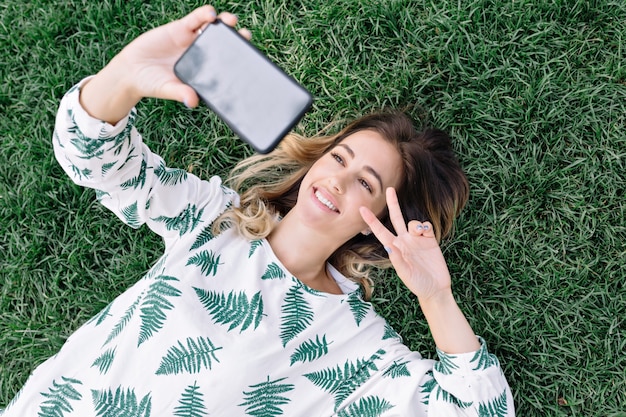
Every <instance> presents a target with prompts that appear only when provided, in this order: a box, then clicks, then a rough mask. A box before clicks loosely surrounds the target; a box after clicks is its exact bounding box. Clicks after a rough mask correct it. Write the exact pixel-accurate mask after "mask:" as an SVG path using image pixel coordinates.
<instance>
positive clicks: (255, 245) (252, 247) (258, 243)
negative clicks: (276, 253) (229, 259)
mask: <svg viewBox="0 0 626 417" xmlns="http://www.w3.org/2000/svg"><path fill="white" fill-rule="evenodd" d="M261 246H263V240H261V239H256V240H253V241H251V242H250V250H249V251H248V258H251V257H252V255H254V252H256V250H257V249H258V248H260V247H261Z"/></svg>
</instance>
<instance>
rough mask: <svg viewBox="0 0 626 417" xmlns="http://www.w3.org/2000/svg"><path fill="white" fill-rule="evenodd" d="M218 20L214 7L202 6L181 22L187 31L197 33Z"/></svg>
mask: <svg viewBox="0 0 626 417" xmlns="http://www.w3.org/2000/svg"><path fill="white" fill-rule="evenodd" d="M216 18H217V13H216V12H215V9H214V8H213V6H202V7H198V8H197V9H195V10H194V11H192V12H191V13H189V14H188V15H187V16H185V17H183V18H182V19H181V21H182V23H183V25H184V27H185V29H187V30H188V31H190V32H197V31H198V29H202V28H203V27H204V26H206V24H207V23H211V22H214V21H215V19H216Z"/></svg>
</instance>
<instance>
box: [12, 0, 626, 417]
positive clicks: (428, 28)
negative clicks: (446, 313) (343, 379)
mask: <svg viewBox="0 0 626 417" xmlns="http://www.w3.org/2000/svg"><path fill="white" fill-rule="evenodd" d="M143 3H144V2H142V1H138V0H128V1H123V0H102V1H95V0H29V1H21V0H20V1H17V0H7V1H4V2H2V3H1V4H0V54H1V55H2V57H1V59H0V76H1V80H2V81H1V83H0V282H1V283H2V285H1V287H0V288H1V289H0V292H1V297H2V298H1V300H0V331H1V337H0V405H4V404H6V403H7V402H8V401H9V400H10V399H11V398H12V397H13V396H14V395H15V393H16V392H17V390H18V389H19V388H20V386H21V385H22V384H23V383H24V382H25V380H26V378H27V377H28V375H29V373H30V372H31V370H32V369H33V367H34V366H36V365H38V364H39V363H41V362H42V361H44V360H45V359H46V358H48V357H50V356H51V355H53V354H54V353H55V352H56V351H57V350H58V349H59V348H60V346H61V345H62V344H63V342H64V340H65V338H67V336H68V335H70V334H71V333H72V331H73V330H75V329H76V328H77V327H78V326H80V325H81V323H83V322H85V321H86V320H87V319H89V318H90V317H91V316H92V315H94V314H95V313H96V312H98V311H99V310H100V309H101V308H103V307H104V306H105V305H106V304H107V303H108V302H109V301H111V300H112V299H113V298H114V297H115V296H116V295H117V294H119V293H120V292H122V291H123V290H124V289H125V288H127V287H128V286H129V285H130V284H131V283H133V282H134V281H135V280H137V279H138V278H139V277H140V276H141V275H142V274H143V272H144V271H145V270H146V269H147V268H148V266H149V265H150V264H151V262H153V261H154V260H155V259H156V258H157V257H158V255H159V253H160V251H161V250H162V245H161V242H160V241H159V240H158V239H157V238H156V237H154V236H152V235H151V234H150V233H148V232H147V231H146V230H145V229H141V230H139V231H133V230H131V229H130V228H127V227H124V226H123V225H122V224H121V223H120V222H119V221H118V220H117V219H116V218H114V216H113V215H111V214H110V213H108V212H106V210H104V209H103V208H101V207H100V206H99V205H97V204H96V203H95V199H94V196H93V194H92V193H91V192H89V191H85V190H82V189H79V188H78V187H76V186H74V185H73V184H71V182H70V180H69V179H67V178H66V177H65V176H64V175H63V173H62V170H61V169H60V167H59V166H58V165H57V163H56V162H55V161H54V159H53V155H52V150H51V145H50V143H51V132H52V129H53V123H54V115H55V112H56V107H57V104H58V101H59V99H60V98H61V96H62V95H63V93H64V92H65V91H66V90H67V89H69V88H70V87H71V86H72V85H73V84H74V83H75V82H77V81H78V80H79V79H81V78H82V77H84V76H86V75H89V74H92V73H94V72H96V71H98V70H99V69H100V68H101V67H102V66H103V65H104V64H105V62H107V60H108V59H110V58H111V57H112V56H114V55H115V53H116V52H117V51H119V49H121V47H122V46H123V45H124V44H126V43H127V42H128V41H129V40H130V39H132V38H134V37H135V36H137V35H138V34H139V33H141V32H142V31H144V30H145V29H147V28H150V27H154V26H156V25H159V24H162V23H165V22H167V21H169V20H171V19H174V18H177V17H180V16H182V15H184V14H185V13H187V12H188V11H190V10H192V8H193V7H195V6H197V5H198V3H197V2H192V1H173V0H153V1H150V2H145V3H149V4H150V5H149V6H144V5H143ZM214 4H215V5H216V6H217V7H218V9H220V10H225V9H227V10H231V11H234V12H235V13H237V14H238V15H239V16H240V17H241V19H242V25H245V26H247V27H248V28H250V29H251V31H252V33H253V36H254V43H255V44H256V45H257V46H259V47H260V48H261V49H262V50H263V51H265V52H266V53H267V54H268V55H269V56H271V57H272V58H273V59H274V60H275V61H277V62H278V63H279V64H280V65H281V66H282V67H283V68H285V69H286V70H287V72H289V73H290V74H292V75H293V76H294V77H295V78H296V79H298V80H299V81H301V82H302V83H303V84H304V85H305V86H306V87H307V88H308V89H309V90H310V91H311V92H313V94H314V95H315V97H316V101H315V105H314V107H313V109H312V111H311V112H310V113H309V114H308V115H307V116H306V117H305V118H304V120H303V122H302V123H301V124H300V125H299V126H298V130H299V131H301V132H304V133H307V134H312V133H314V132H316V131H317V130H318V129H320V128H322V127H323V126H325V125H326V124H327V123H329V122H333V121H341V120H344V119H349V118H352V117H354V116H357V115H360V114H362V113H365V112H368V111H371V110H374V109H379V108H382V107H400V108H404V109H407V111H409V112H410V113H411V114H412V115H413V116H414V117H415V118H416V119H418V120H420V121H421V122H422V123H426V124H432V125H435V126H437V127H440V128H443V129H445V130H448V131H449V132H451V133H452V134H453V136H454V138H455V144H456V145H455V146H456V149H457V150H458V152H459V155H460V157H461V160H462V163H463V165H464V167H465V169H466V171H467V174H468V177H469V179H470V183H471V199H470V202H469V206H468V207H467V209H466V210H465V212H464V213H463V214H462V216H461V218H460V219H459V222H458V227H457V231H456V234H455V236H454V237H453V239H451V240H450V241H448V242H446V243H445V253H446V256H447V259H448V263H449V265H450V269H451V271H452V273H453V276H454V279H455V284H454V286H455V294H456V295H457V299H458V300H459V303H460V305H461V308H462V309H463V310H464V311H465V312H466V314H467V316H468V318H469V320H470V322H471V323H472V325H473V327H474V329H475V330H476V332H477V333H479V334H481V335H482V336H483V337H484V338H485V339H486V340H487V342H488V345H489V347H490V349H491V350H492V351H493V352H495V353H496V354H497V355H498V357H499V359H500V361H501V362H502V365H503V368H504V371H505V373H506V374H507V377H508V380H509V382H510V384H511V386H512V389H513V392H514V397H515V401H516V406H517V409H518V414H519V415H520V416H541V417H545V416H585V417H587V416H602V417H605V416H613V417H615V416H624V415H625V414H624V412H623V410H626V372H625V371H624V369H626V356H625V355H624V354H625V353H626V323H625V319H624V318H625V317H626V290H625V289H624V281H625V276H626V274H625V273H624V266H625V264H626V261H625V260H626V246H625V243H624V242H625V241H626V222H625V221H624V217H625V214H626V213H625V207H626V199H625V194H624V191H625V189H626V181H625V180H624V177H625V176H626V2H624V1H623V0H585V1H582V0H467V1H465V0H464V1H457V0H436V1H435V0H431V1H426V0H414V1H410V0H405V1H398V0H386V1H382V0H334V1H328V2H325V1H317V0H316V1H313V0H304V1H300V2H295V1H288V0H282V1H281V0H274V1H270V0H253V1H248V0H246V1H216V2H215V3H214ZM139 111H140V114H141V121H140V127H141V130H142V132H143V133H144V138H145V140H146V142H147V143H148V144H149V145H150V146H151V147H152V149H153V150H155V151H156V152H158V153H160V154H161V155H163V156H164V157H165V158H166V161H167V162H168V164H170V165H171V166H180V167H185V168H188V169H190V170H193V171H194V172H195V173H197V174H199V175H201V176H207V175H209V174H210V173H219V174H223V173H224V172H225V171H226V170H227V168H228V167H229V166H231V165H232V163H233V162H234V161H236V160H237V159H239V158H241V157H242V156H244V155H246V154H248V153H249V152H250V151H249V149H248V148H246V147H245V146H244V145H242V144H241V143H240V142H239V141H238V140H236V139H235V138H233V136H232V134H231V133H230V132H229V131H228V130H227V129H226V128H225V127H224V126H223V125H222V124H221V123H220V122H219V121H218V120H217V119H216V118H215V117H214V116H212V115H210V114H208V113H207V111H206V110H205V109H197V110H192V111H189V110H187V109H185V108H184V107H183V106H181V105H179V104H177V103H164V102H157V101H154V100H146V101H144V102H142V103H141V104H140V106H139ZM379 282H380V283H379V285H378V288H377V292H376V297H377V298H376V300H375V301H376V303H377V305H378V307H379V310H380V311H381V312H382V313H383V314H384V315H385V317H386V318H387V319H388V320H389V321H390V322H391V323H392V324H393V325H394V327H395V328H396V329H397V330H398V331H399V332H400V333H401V334H402V335H403V336H404V338H405V341H406V342H407V344H408V345H409V346H410V347H412V348H413V349H418V350H420V351H422V352H423V353H424V355H425V356H433V355H434V346H433V343H432V340H431V338H430V335H429V334H428V329H427V327H426V325H425V323H424V320H423V316H422V315H421V313H420V311H419V306H418V305H417V303H416V301H415V298H414V297H412V296H410V295H409V294H408V293H407V291H406V290H405V289H404V288H403V287H402V285H401V284H400V283H399V282H398V280H397V279H396V278H395V277H394V276H392V275H391V274H387V275H384V276H382V277H381V280H380V281H379Z"/></svg>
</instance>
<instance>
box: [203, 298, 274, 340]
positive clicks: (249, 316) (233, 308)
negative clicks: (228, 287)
mask: <svg viewBox="0 0 626 417" xmlns="http://www.w3.org/2000/svg"><path fill="white" fill-rule="evenodd" d="M194 290H195V291H196V295H197V296H198V298H199V300H200V302H201V303H202V305H203V306H204V308H205V309H206V310H207V311H208V312H209V313H210V314H211V316H212V318H213V320H214V321H215V322H216V323H217V324H222V325H228V324H229V325H230V327H229V328H228V331H231V330H233V329H235V328H237V327H239V326H241V329H240V332H243V331H244V330H247V329H248V328H249V327H250V326H251V325H252V324H254V328H255V329H256V328H257V327H258V326H259V324H260V323H261V319H262V318H263V299H262V298H261V292H260V291H259V292H257V293H256V294H254V296H252V299H250V300H249V299H248V296H247V295H246V294H245V293H244V292H243V291H242V292H239V293H237V292H235V291H231V292H230V293H229V294H228V295H225V294H224V293H217V292H213V291H207V290H203V289H201V288H195V287H194Z"/></svg>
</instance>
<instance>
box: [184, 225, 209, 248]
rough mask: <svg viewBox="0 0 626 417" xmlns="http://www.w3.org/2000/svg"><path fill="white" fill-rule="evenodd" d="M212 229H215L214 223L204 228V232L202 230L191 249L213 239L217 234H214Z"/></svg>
mask: <svg viewBox="0 0 626 417" xmlns="http://www.w3.org/2000/svg"><path fill="white" fill-rule="evenodd" d="M212 229H213V224H210V225H208V226H206V227H205V228H204V229H202V232H200V234H199V235H198V237H196V240H195V241H194V242H193V245H191V248H190V249H189V250H190V251H192V250H196V249H199V248H201V247H202V246H204V245H205V244H207V243H208V242H209V241H210V240H211V239H213V238H214V237H215V235H214V234H213V230H212Z"/></svg>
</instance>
